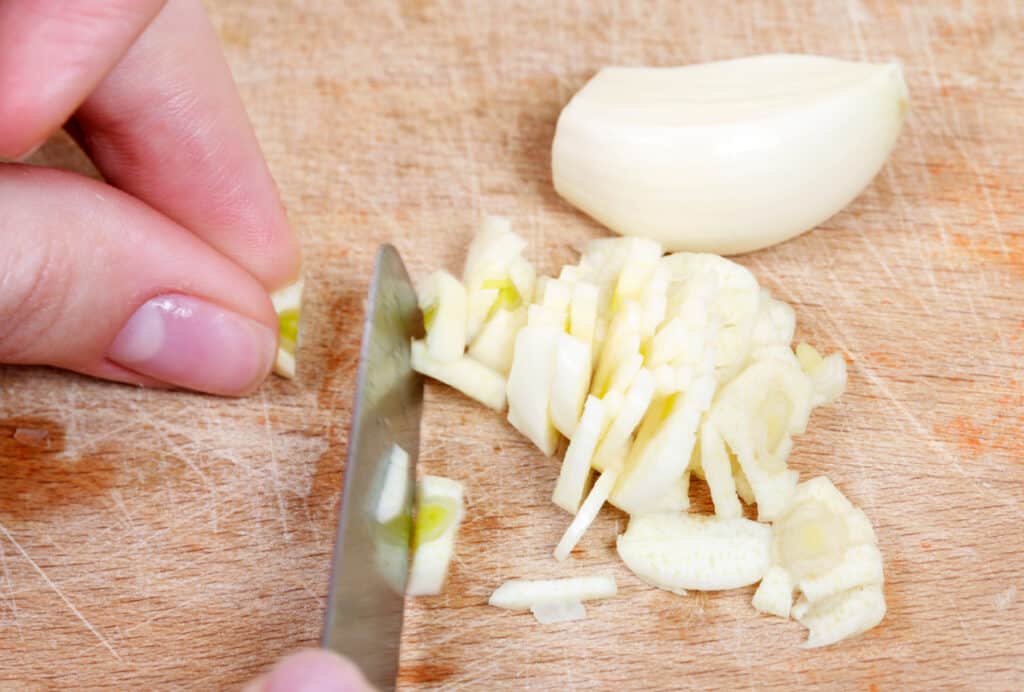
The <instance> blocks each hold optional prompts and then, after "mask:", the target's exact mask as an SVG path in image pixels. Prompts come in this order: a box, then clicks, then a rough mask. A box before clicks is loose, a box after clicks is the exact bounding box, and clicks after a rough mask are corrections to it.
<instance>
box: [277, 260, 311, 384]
mask: <svg viewBox="0 0 1024 692" xmlns="http://www.w3.org/2000/svg"><path fill="white" fill-rule="evenodd" d="M304 287H305V281H303V280H302V279H301V278H300V279H298V280H297V281H295V282H294V283H291V284H289V285H287V286H285V287H284V288H282V289H281V290H280V291H276V292H274V294H273V295H271V296H270V301H271V303H273V305H274V311H275V312H276V313H277V329H278V343H277V356H276V357H275V359H274V372H275V373H277V374H278V375H280V376H281V377H286V378H288V379H289V380H290V379H294V377H295V353H296V351H297V350H298V348H299V317H300V316H301V314H302V290H303V288H304Z"/></svg>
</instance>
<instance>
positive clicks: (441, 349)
mask: <svg viewBox="0 0 1024 692" xmlns="http://www.w3.org/2000/svg"><path fill="white" fill-rule="evenodd" d="M416 297H417V298H418V300H419V304H420V312H422V313H423V328H424V329H425V330H426V332H427V336H426V339H425V340H426V343H427V353H429V354H430V357H431V358H433V359H434V360H438V361H443V362H448V361H453V360H458V359H459V358H461V357H462V354H463V353H465V351H466V315H467V313H466V289H465V287H464V286H463V285H462V282H461V281H459V280H458V279H456V278H455V277H454V276H452V275H451V274H449V273H448V272H446V271H444V270H443V269H438V270H437V271H435V272H434V273H433V274H431V275H430V276H428V277H427V278H426V279H424V280H423V281H422V282H421V283H420V285H419V286H417V287H416Z"/></svg>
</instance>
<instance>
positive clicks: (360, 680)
mask: <svg viewBox="0 0 1024 692" xmlns="http://www.w3.org/2000/svg"><path fill="white" fill-rule="evenodd" d="M372 690H373V688H372V687H370V684H369V683H368V682H366V678H364V677H363V674H362V673H360V672H359V669H358V668H356V667H355V665H353V664H352V663H351V662H350V661H348V660H346V659H344V658H341V657H340V656H338V655H337V654H333V653H331V652H330V651H325V650H323V649H306V650H304V651H300V652H298V653H295V654H292V655H291V656H288V657H287V658H285V659H283V660H282V661H281V662H280V663H278V664H277V665H276V666H274V668H273V670H271V671H270V672H269V673H267V674H266V675H263V676H261V677H259V678H257V679H256V680H254V681H252V682H251V683H250V684H249V685H247V686H246V688H245V690H244V692H372Z"/></svg>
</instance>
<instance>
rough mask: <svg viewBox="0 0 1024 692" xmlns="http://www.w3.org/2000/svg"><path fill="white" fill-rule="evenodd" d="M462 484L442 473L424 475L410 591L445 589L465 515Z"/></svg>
mask: <svg viewBox="0 0 1024 692" xmlns="http://www.w3.org/2000/svg"><path fill="white" fill-rule="evenodd" d="M463 513H464V510H463V491H462V484H461V483H459V482H458V481H453V480H451V479H449V478H442V477H441V476H424V477H423V478H421V479H420V481H419V484H418V485H417V488H416V519H415V522H414V524H413V541H412V543H413V554H412V564H411V567H410V568H409V582H408V584H407V586H406V593H407V594H408V595H410V596H433V595H437V594H439V593H441V589H443V588H444V582H445V579H446V577H447V576H448V564H449V563H450V562H451V559H452V555H453V554H454V552H455V536H456V534H457V533H458V530H459V524H461V523H462V517H463Z"/></svg>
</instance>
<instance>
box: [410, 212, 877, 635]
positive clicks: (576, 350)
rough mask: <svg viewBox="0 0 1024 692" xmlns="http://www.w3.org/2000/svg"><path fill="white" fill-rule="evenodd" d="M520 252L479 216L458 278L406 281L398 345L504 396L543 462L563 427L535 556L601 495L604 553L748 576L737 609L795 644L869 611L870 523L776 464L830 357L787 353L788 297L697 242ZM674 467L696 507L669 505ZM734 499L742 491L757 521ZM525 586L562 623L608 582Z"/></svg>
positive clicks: (673, 575) (838, 374)
mask: <svg viewBox="0 0 1024 692" xmlns="http://www.w3.org/2000/svg"><path fill="white" fill-rule="evenodd" d="M525 246H526V243H525V242H524V241H523V240H522V239H521V238H520V237H519V236H518V235H516V234H515V233H514V232H513V231H512V229H511V224H510V222H509V221H508V220H507V219H503V218H497V217H488V218H487V219H485V221H484V223H483V225H482V227H481V229H480V231H479V233H478V234H477V236H476V237H475V239H474V240H473V242H472V244H471V246H470V249H469V253H468V257H467V260H466V264H465V267H464V269H463V278H462V280H461V281H460V280H459V279H457V278H455V277H454V276H452V275H451V274H449V273H447V272H444V271H438V272H435V273H433V274H431V275H430V276H429V277H427V279H426V280H424V281H423V282H422V283H421V284H420V286H419V288H418V295H419V297H420V307H421V309H422V312H423V317H424V327H425V329H426V337H425V338H424V339H422V340H418V341H415V342H414V343H413V348H412V354H413V367H414V368H415V369H416V370H418V371H419V372H421V373H424V374H425V375H428V376H430V377H433V378H434V379H437V380H440V381H442V382H445V383H447V384H449V385H451V386H452V387H454V388H456V389H458V390H460V391H462V392H463V393H465V394H466V395H468V396H470V397H472V398H474V399H476V400H477V401H479V402H481V403H483V404H484V405H486V406H488V407H490V408H492V409H494V410H496V411H504V410H506V409H507V412H508V413H507V415H508V420H509V422H510V423H511V424H512V425H513V426H514V427H515V428H516V429H517V430H518V431H519V432H521V433H522V434H523V435H525V436H526V437H527V438H529V439H530V440H531V441H532V442H533V443H534V444H535V445H536V446H537V448H538V449H539V450H540V451H541V452H542V453H543V454H545V455H547V456H552V455H553V454H555V452H556V450H558V449H559V447H560V445H561V443H562V440H563V439H565V440H568V446H567V448H566V451H565V455H564V458H563V460H562V470H561V473H560V475H559V478H558V482H557V484H556V486H555V488H554V492H553V501H554V503H555V504H556V505H558V506H559V507H561V508H562V509H564V510H566V511H568V512H569V513H571V514H573V515H574V518H573V520H572V521H571V523H570V525H569V527H568V529H567V530H566V532H565V535H564V536H563V538H562V540H561V541H560V542H559V543H558V546H557V547H556V549H555V557H556V558H557V559H558V560H564V559H566V558H567V557H568V556H569V554H570V553H571V551H572V549H573V547H574V546H575V545H576V544H577V543H578V542H579V540H580V538H581V537H582V536H583V534H584V532H585V531H586V529H587V528H588V527H589V525H590V524H591V522H592V521H593V520H594V518H595V517H596V516H597V514H598V512H599V510H600V509H601V507H602V506H603V505H604V503H605V502H609V503H611V504H612V505H614V506H616V507H618V508H619V509H622V510H623V511H625V512H627V513H629V514H630V516H631V520H630V524H629V528H628V530H627V531H626V532H625V533H624V534H623V535H622V536H620V537H619V541H618V551H619V554H620V556H621V558H622V559H623V561H624V562H625V563H626V564H627V566H629V568H630V569H631V570H633V571H634V572H635V573H636V574H637V575H638V576H639V577H641V578H642V579H644V580H645V581H647V582H649V583H651V584H653V585H655V586H658V587H660V588H664V589H668V590H670V591H674V592H676V593H685V590H687V589H695V590H722V589H732V588H738V587H742V586H747V585H750V584H755V583H757V582H761V586H760V587H759V588H758V590H757V594H756V596H755V598H754V606H755V608H756V609H757V610H759V611H761V612H765V613H772V614H774V615H778V616H780V617H789V616H790V615H792V616H793V617H794V618H796V619H797V620H798V621H799V622H800V623H802V624H803V625H805V626H806V627H807V628H808V629H809V630H810V638H809V639H808V641H807V643H806V646H822V645H825V644H830V643H833V642H835V641H838V640H839V639H843V638H846V637H849V636H853V635H855V634H858V633H860V632H863V631H865V630H867V629H869V628H871V627H873V626H875V625H876V624H878V622H879V621H880V620H881V618H882V616H883V615H884V613H885V601H884V597H883V595H882V586H881V585H882V569H881V556H880V554H879V552H878V548H877V545H876V541H875V536H874V532H873V531H872V529H871V526H870V523H869V522H868V521H867V519H866V517H865V516H864V514H863V512H861V511H860V510H858V509H856V508H854V507H853V506H852V505H851V504H850V502H849V501H848V500H847V499H846V498H845V497H843V495H842V494H841V493H839V491H838V490H836V489H835V487H834V486H833V485H832V484H831V483H830V482H828V480H827V479H824V478H815V479H813V480H810V481H807V482H804V483H802V484H801V483H799V482H798V480H799V474H798V472H797V471H796V470H794V469H791V468H789V465H788V459H789V455H790V452H791V451H792V449H793V440H794V437H795V436H797V435H800V434H801V433H803V432H804V431H805V430H806V427H807V423H808V419H809V417H810V414H811V411H812V410H813V409H814V408H815V407H817V406H821V405H824V404H827V403H830V402H831V401H833V400H835V398H836V397H837V396H839V394H840V393H841V392H842V391H843V389H844V387H845V384H846V363H845V361H844V360H843V359H842V357H841V356H840V355H839V354H832V355H829V356H827V357H822V356H821V355H820V354H819V353H818V352H817V351H816V350H814V349H813V348H812V347H810V346H808V345H807V344H803V343H801V344H800V345H798V346H797V348H796V350H795V352H794V350H792V349H791V347H790V344H791V342H792V340H793V333H794V329H795V315H794V313H793V310H792V309H791V308H790V307H789V306H788V305H787V304H785V303H783V302H781V301H779V300H777V299H775V298H774V297H772V295H771V294H770V293H769V292H768V291H767V290H765V289H764V288H761V287H760V286H759V285H758V283H757V280H756V279H755V278H754V276H753V275H752V274H751V273H750V272H749V271H748V270H747V269H745V268H744V267H742V266H740V265H738V264H736V263H734V262H731V261H729V260H726V259H724V258H722V257H719V256H717V255H711V254H698V253H675V254H670V255H664V254H663V251H662V247H661V246H660V245H659V244H658V243H656V242H654V241H652V240H646V239H640V238H605V239H600V240H594V241H591V242H590V243H589V244H588V245H587V246H586V248H585V249H584V250H583V253H582V256H581V257H580V260H579V262H578V263H577V264H574V265H567V266H565V267H563V268H562V270H561V272H560V274H559V276H558V277H557V278H554V277H537V276H536V272H535V271H534V269H533V268H532V266H531V265H530V263H529V262H528V261H527V260H526V259H525V258H524V257H523V250H524V248H525ZM592 475H596V480H595V481H594V482H593V483H592V484H591V476H592ZM694 476H696V477H697V478H699V479H702V480H703V481H704V482H706V483H707V485H708V487H709V489H710V493H711V497H712V501H713V503H714V515H713V516H700V515H697V514H692V513H689V512H688V508H689V497H688V490H689V484H690V481H691V478H692V477H694ZM741 501H742V502H743V503H746V504H756V505H757V517H758V521H751V520H748V519H744V518H743V516H742V506H741ZM534 584H535V586H533V587H531V589H532V590H530V593H531V594H533V596H532V597H531V599H532V600H531V599H521V602H520V601H516V603H517V604H518V605H516V606H514V607H522V608H532V609H534V612H535V615H537V616H538V618H539V619H541V620H542V621H545V622H557V621H563V620H568V619H576V618H578V617H582V613H583V612H584V611H583V610H582V605H580V603H579V602H580V601H581V600H582V599H583V598H586V597H601V596H606V595H612V593H614V588H605V589H603V590H598V592H597V593H598V595H597V596H594V595H592V594H589V592H586V590H585V589H584V591H583V592H582V594H581V593H576V592H575V591H573V589H569V590H570V591H573V593H571V594H569V595H565V593H563V592H565V588H566V587H565V586H564V585H561V586H560V585H559V584H560V583H559V582H551V581H541V582H535V583H534ZM576 586H577V587H578V586H579V585H578V584H576ZM503 588H505V587H503ZM510 588H511V587H510ZM559 589H561V591H560V590H559ZM578 590H579V589H578V588H577V589H576V591H578ZM794 591H798V592H799V593H800V598H799V600H798V601H797V602H796V603H795V604H793V602H792V599H793V593H794ZM502 593H504V592H502V590H501V589H499V591H498V592H496V593H495V598H494V599H492V602H495V601H497V603H498V604H499V605H500V604H501V603H502V602H504V601H503V600H502V597H501V594H502ZM535 606H539V607H540V612H539V613H538V612H537V608H536V607H535Z"/></svg>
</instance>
